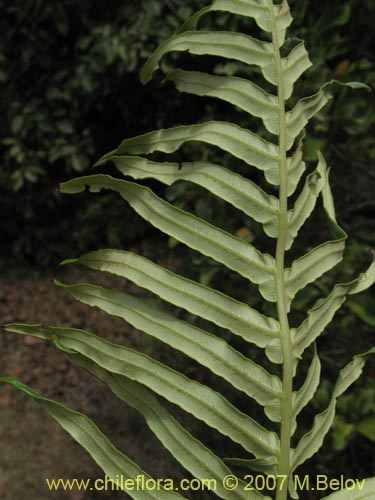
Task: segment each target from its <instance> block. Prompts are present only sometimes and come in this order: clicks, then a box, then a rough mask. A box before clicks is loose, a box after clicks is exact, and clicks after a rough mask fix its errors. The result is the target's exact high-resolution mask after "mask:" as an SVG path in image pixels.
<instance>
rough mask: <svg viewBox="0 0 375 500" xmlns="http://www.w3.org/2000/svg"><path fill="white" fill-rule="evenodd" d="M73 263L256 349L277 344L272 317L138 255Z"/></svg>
mask: <svg viewBox="0 0 375 500" xmlns="http://www.w3.org/2000/svg"><path fill="white" fill-rule="evenodd" d="M72 262H74V263H75V262H76V263H78V264H81V265H84V266H87V267H89V268H90V269H96V270H98V271H105V272H107V273H112V274H115V275H117V276H121V277H122V278H126V279H129V280H131V281H133V282H134V283H136V284H137V285H138V286H141V287H143V288H146V289H147V290H149V291H150V292H152V293H155V294H156V295H158V296H159V297H161V298H162V299H163V300H166V301H168V302H170V303H171V304H174V305H175V306H178V307H182V308H184V309H186V310H187V311H189V312H190V313H192V314H194V315H196V316H200V317H201V318H204V319H206V320H208V321H211V322H213V323H215V324H216V325H218V326H220V327H222V328H226V329H228V330H230V331H231V332H233V333H234V334H235V335H239V336H240V337H242V338H243V339H245V340H246V341H248V342H252V343H254V344H256V345H258V346H259V347H265V346H266V345H267V344H269V343H271V342H273V341H276V343H277V345H280V341H279V337H280V327H279V324H278V322H277V321H276V320H275V319H274V318H270V317H266V316H263V315H262V314H260V313H259V312H258V311H256V310H255V309H252V308H251V307H249V306H248V305H247V304H244V303H243V302H239V301H237V300H234V299H233V298H231V297H229V296H227V295H224V294H223V293H221V292H218V291H217V290H214V289H212V288H209V287H207V286H204V285H201V284H200V283H197V282H195V281H192V280H189V279H187V278H184V277H182V276H179V275H178V274H175V273H173V272H171V271H168V270H167V269H165V268H163V267H161V266H158V265H157V264H155V263H154V262H152V261H150V260H148V259H146V258H145V257H142V256H140V255H136V254H134V253H131V252H125V251H121V250H97V251H95V252H90V253H87V254H85V255H83V256H82V257H80V258H79V259H76V260H73V261H71V260H70V261H68V263H72Z"/></svg>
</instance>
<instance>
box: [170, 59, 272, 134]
mask: <svg viewBox="0 0 375 500" xmlns="http://www.w3.org/2000/svg"><path fill="white" fill-rule="evenodd" d="M166 80H167V81H168V80H169V81H172V82H173V83H174V84H175V85H176V87H177V89H178V90H179V91H180V92H187V93H189V94H194V95H200V96H206V97H216V98H218V99H221V100H223V101H226V102H229V103H230V104H233V106H237V107H238V108H239V109H241V110H242V111H245V112H247V113H249V114H250V115H252V116H257V117H258V118H261V119H262V120H263V123H264V125H265V127H266V128H267V130H268V131H269V132H271V134H275V135H277V134H278V133H279V122H278V119H277V118H278V104H277V97H276V96H275V95H272V94H269V93H268V92H266V91H265V90H263V89H262V88H260V87H258V86H257V85H255V84H254V83H252V82H251V81H249V80H245V79H244V78H238V77H235V76H216V75H208V74H206V73H200V72H198V71H183V70H181V69H176V70H174V71H172V72H171V73H169V74H168V75H167V77H166Z"/></svg>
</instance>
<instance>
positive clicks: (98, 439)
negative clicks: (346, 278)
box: [0, 377, 184, 500]
mask: <svg viewBox="0 0 375 500" xmlns="http://www.w3.org/2000/svg"><path fill="white" fill-rule="evenodd" d="M0 382H5V383H8V384H9V385H12V386H13V387H15V388H16V389H18V390H20V391H22V392H24V393H26V394H27V395H28V396H31V397H32V398H33V399H35V400H36V401H37V402H38V403H39V404H40V405H41V406H42V407H43V408H44V409H45V410H46V411H47V413H49V414H50V415H51V417H53V418H54V419H55V420H56V421H57V422H58V423H59V425H60V426H61V427H62V428H63V429H64V430H65V431H66V432H68V433H69V434H70V435H71V436H72V438H73V439H75V440H76V441H77V442H78V443H79V444H80V445H81V446H82V447H83V448H84V449H85V450H86V451H87V452H88V453H89V454H90V455H91V456H92V458H93V459H94V460H95V462H96V463H97V464H98V465H99V467H101V469H102V470H103V472H104V473H105V474H106V475H107V476H108V477H109V478H111V479H112V481H114V482H115V483H116V480H117V479H118V478H119V477H128V478H132V479H134V480H135V479H136V477H137V476H139V475H143V476H144V477H145V480H147V479H151V476H149V475H148V474H147V473H146V472H144V471H143V470H142V469H141V468H140V467H139V466H138V465H137V464H136V463H134V462H133V461H132V460H130V458H128V457H127V456H126V455H124V454H123V453H121V452H120V451H119V450H118V449H117V448H115V447H114V445H113V444H112V443H111V442H110V441H109V439H108V438H107V436H106V435H105V434H103V433H102V432H101V431H100V430H99V429H98V427H97V426H96V425H95V424H94V423H93V422H92V421H91V420H90V419H89V418H88V417H86V415H84V414H82V413H79V412H78V411H74V410H71V409H70V408H67V407H66V406H64V405H62V404H60V403H57V402H56V401H53V400H51V399H47V398H45V397H43V396H41V395H40V394H38V393H37V392H35V391H34V390H32V389H30V388H29V387H27V386H26V385H24V384H22V383H21V382H19V381H18V380H15V379H13V378H10V377H1V378H0ZM126 492H127V494H128V495H129V496H130V497H132V498H135V499H136V500H138V499H140V500H148V499H159V500H163V499H168V498H171V499H172V498H175V499H178V498H180V499H181V498H184V497H182V496H181V495H179V494H177V493H175V492H173V491H168V490H160V491H157V490H156V489H155V490H154V491H153V490H150V489H149V490H147V489H145V490H139V491H131V490H126Z"/></svg>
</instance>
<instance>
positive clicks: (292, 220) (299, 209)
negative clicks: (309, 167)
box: [285, 157, 328, 250]
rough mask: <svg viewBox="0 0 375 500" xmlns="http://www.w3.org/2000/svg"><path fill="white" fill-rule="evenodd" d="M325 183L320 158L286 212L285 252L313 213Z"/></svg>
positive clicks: (324, 166) (322, 164)
mask: <svg viewBox="0 0 375 500" xmlns="http://www.w3.org/2000/svg"><path fill="white" fill-rule="evenodd" d="M327 181H328V179H327V174H326V163H325V161H324V159H323V157H320V158H319V163H318V166H317V168H316V170H315V171H314V172H313V173H311V174H310V175H308V176H307V177H306V182H305V185H304V187H303V189H302V192H301V194H300V195H299V197H298V198H297V200H296V202H295V205H294V208H293V210H289V212H288V237H287V241H286V244H285V245H286V250H289V249H290V247H291V246H292V244H293V241H294V239H295V237H296V236H297V234H298V231H299V230H300V229H301V227H302V226H303V224H304V223H305V221H306V220H307V218H308V217H309V216H310V214H311V212H312V211H313V209H314V207H315V205H316V201H317V198H318V196H319V193H320V192H321V190H322V189H323V186H324V184H325V183H326V182H327Z"/></svg>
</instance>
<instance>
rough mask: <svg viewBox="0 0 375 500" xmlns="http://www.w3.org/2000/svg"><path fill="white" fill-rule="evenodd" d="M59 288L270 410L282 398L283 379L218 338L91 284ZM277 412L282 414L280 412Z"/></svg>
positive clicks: (144, 304) (138, 302) (145, 305)
mask: <svg viewBox="0 0 375 500" xmlns="http://www.w3.org/2000/svg"><path fill="white" fill-rule="evenodd" d="M57 284H58V286H63V288H64V289H65V290H67V291H68V292H69V293H70V294H71V295H72V296H73V297H75V298H76V299H77V300H79V301H81V302H83V303H85V304H88V305H90V306H91V307H98V308H99V309H101V310H103V311H105V312H107V313H108V314H111V315H113V316H118V317H120V318H122V319H123V320H125V321H126V322H128V323H129V324H131V325H132V326H134V327H135V328H137V329H138V330H141V331H143V332H145V333H147V334H148V335H151V336H153V337H155V338H157V339H159V340H161V341H162V342H165V343H166V344H169V345H170V346H171V347H173V348H175V349H177V350H179V351H181V352H183V353H184V354H186V355H187V356H189V357H190V358H192V359H194V360H195V361H197V362H198V363H200V364H201V365H203V366H205V367H207V368H209V369H210V370H211V371H212V372H213V373H215V374H217V375H219V376H220V377H223V378H224V379H225V380H227V381H228V382H229V383H230V384H232V385H233V386H234V387H236V388H237V389H239V390H240V391H242V392H244V393H245V394H247V395H248V396H250V397H252V398H254V399H255V400H256V401H257V402H258V403H259V404H261V405H263V406H265V407H267V406H268V405H269V404H270V398H272V399H274V398H278V399H279V398H280V395H281V381H280V379H279V378H277V377H276V376H274V375H271V374H269V373H268V372H267V371H266V370H265V369H264V368H262V367H261V366H259V365H257V364H256V363H254V362H253V361H251V360H250V359H248V358H245V357H244V356H243V355H242V354H240V353H239V352H238V351H236V350H234V349H233V348H232V347H230V346H229V345H228V343H227V342H225V341H224V340H222V339H220V338H218V337H216V336H215V335H212V334H210V333H208V332H205V331H204V330H201V329H200V328H197V327H195V326H193V325H190V324H189V323H187V322H186V321H182V320H179V319H177V318H175V317H173V316H171V315H170V314H167V313H165V312H162V311H160V310H159V309H157V308H155V307H153V306H151V305H148V304H147V303H145V302H144V301H142V300H140V299H137V298H135V297H132V296H131V295H128V294H125V293H121V292H116V291H113V290H108V289H106V288H103V287H99V286H95V285H89V284H77V285H62V284H59V283H57ZM278 402H279V401H278ZM273 411H274V412H276V414H278V412H277V410H276V409H274V410H273Z"/></svg>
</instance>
